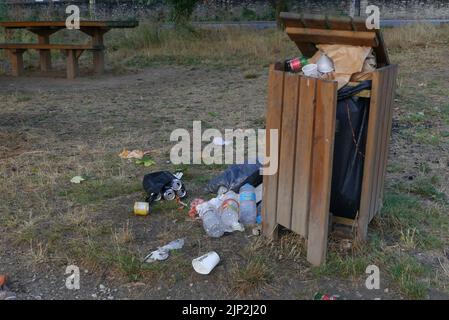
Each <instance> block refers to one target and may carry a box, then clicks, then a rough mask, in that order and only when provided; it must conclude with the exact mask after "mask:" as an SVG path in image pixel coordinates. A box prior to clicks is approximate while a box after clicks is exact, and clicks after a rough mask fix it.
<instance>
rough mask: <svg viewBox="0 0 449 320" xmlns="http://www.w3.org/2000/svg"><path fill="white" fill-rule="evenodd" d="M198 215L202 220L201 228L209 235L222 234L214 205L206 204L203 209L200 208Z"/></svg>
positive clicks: (216, 236)
mask: <svg viewBox="0 0 449 320" xmlns="http://www.w3.org/2000/svg"><path fill="white" fill-rule="evenodd" d="M199 216H200V218H201V219H202V220H203V228H204V230H205V231H206V233H207V234H208V235H209V236H211V237H213V238H220V237H221V236H222V235H223V234H224V232H225V231H224V228H223V224H222V222H221V218H220V215H219V213H218V210H217V209H216V208H215V207H214V206H212V205H207V207H206V208H205V209H204V210H201V212H200V213H199Z"/></svg>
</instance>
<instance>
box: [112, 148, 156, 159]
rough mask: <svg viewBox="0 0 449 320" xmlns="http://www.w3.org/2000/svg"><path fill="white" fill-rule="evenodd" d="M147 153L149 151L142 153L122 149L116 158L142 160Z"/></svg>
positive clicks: (140, 151)
mask: <svg viewBox="0 0 449 320" xmlns="http://www.w3.org/2000/svg"><path fill="white" fill-rule="evenodd" d="M148 153H149V151H142V150H132V151H129V150H127V149H123V151H122V152H121V153H119V155H118V156H119V157H120V158H122V159H142V158H143V156H144V155H146V154H148Z"/></svg>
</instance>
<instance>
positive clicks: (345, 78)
mask: <svg viewBox="0 0 449 320" xmlns="http://www.w3.org/2000/svg"><path fill="white" fill-rule="evenodd" d="M317 48H318V51H317V52H316V53H315V55H314V56H313V57H312V58H311V59H310V62H311V63H316V61H318V59H319V58H320V56H321V52H324V53H325V54H327V55H328V56H329V58H331V59H332V60H333V61H334V67H335V72H334V74H333V77H334V78H335V80H336V81H338V89H340V88H342V87H344V86H345V85H346V84H348V82H349V80H350V79H351V76H352V75H353V74H354V73H358V72H361V71H362V69H363V65H364V63H365V60H366V58H367V57H368V55H369V54H370V53H371V52H372V48H370V47H360V46H349V45H341V44H320V45H317ZM320 51H321V52H320Z"/></svg>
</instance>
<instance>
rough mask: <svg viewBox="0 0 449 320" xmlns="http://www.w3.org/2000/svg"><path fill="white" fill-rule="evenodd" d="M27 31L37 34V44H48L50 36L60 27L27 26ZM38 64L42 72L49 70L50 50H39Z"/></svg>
mask: <svg viewBox="0 0 449 320" xmlns="http://www.w3.org/2000/svg"><path fill="white" fill-rule="evenodd" d="M28 30H29V31H31V32H33V33H34V34H36V35H37V41H38V43H39V44H49V43H50V36H51V35H52V34H53V33H55V32H57V31H58V30H60V28H53V29H47V28H28ZM39 65H40V69H41V71H43V72H46V71H49V70H51V52H50V50H39Z"/></svg>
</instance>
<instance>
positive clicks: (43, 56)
mask: <svg viewBox="0 0 449 320" xmlns="http://www.w3.org/2000/svg"><path fill="white" fill-rule="evenodd" d="M38 43H39V44H49V43H50V36H49V35H38ZM39 63H40V67H41V71H43V72H46V71H49V70H51V52H50V50H39Z"/></svg>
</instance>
